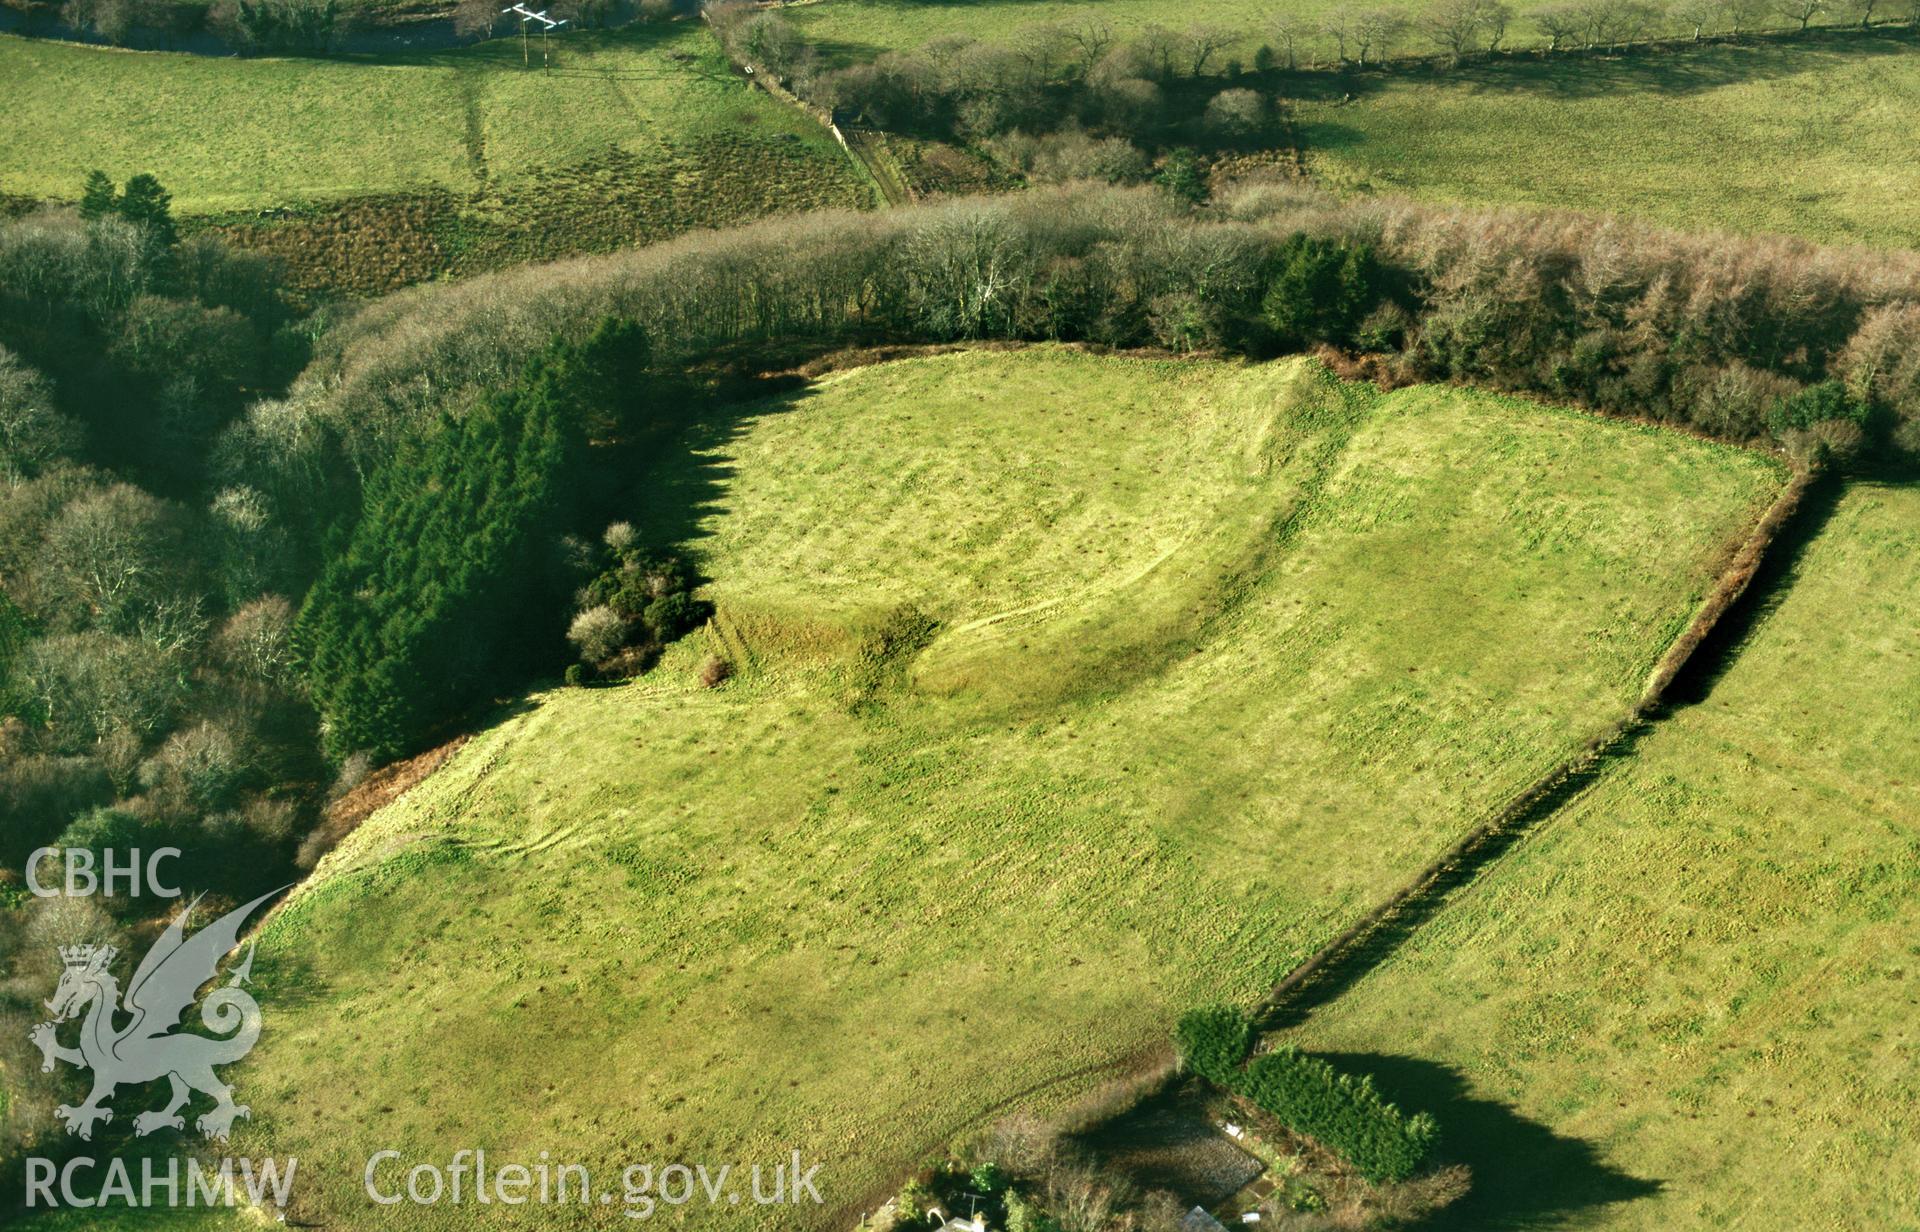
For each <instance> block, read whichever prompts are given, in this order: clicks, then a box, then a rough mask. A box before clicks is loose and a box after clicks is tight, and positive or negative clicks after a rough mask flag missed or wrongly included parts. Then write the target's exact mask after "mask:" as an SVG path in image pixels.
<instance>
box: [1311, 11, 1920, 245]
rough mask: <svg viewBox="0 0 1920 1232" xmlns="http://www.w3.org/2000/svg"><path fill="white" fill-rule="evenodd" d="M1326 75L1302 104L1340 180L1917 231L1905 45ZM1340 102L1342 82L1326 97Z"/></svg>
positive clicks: (1733, 223)
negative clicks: (1319, 93)
mask: <svg viewBox="0 0 1920 1232" xmlns="http://www.w3.org/2000/svg"><path fill="white" fill-rule="evenodd" d="M1360 80H1361V81H1362V82H1364V84H1361V85H1353V84H1351V83H1347V82H1340V83H1328V84H1327V85H1326V87H1325V88H1326V89H1327V90H1339V91H1345V90H1349V89H1351V90H1353V91H1354V92H1355V93H1357V95H1358V97H1357V98H1356V99H1355V101H1353V102H1350V103H1344V104H1343V103H1339V102H1336V101H1331V100H1323V101H1313V100H1305V101H1302V102H1300V103H1299V104H1298V107H1297V112H1296V114H1297V118H1298V126H1299V134H1300V138H1301V140H1302V141H1303V143H1304V144H1305V145H1306V147H1307V160H1308V166H1309V169H1310V170H1311V171H1312V173H1313V174H1314V175H1315V176H1317V177H1319V178H1320V179H1322V180H1324V181H1326V182H1328V183H1329V184H1331V185H1333V186H1334V187H1337V188H1342V189H1358V190H1364V191H1368V192H1376V193H1401V194H1407V195H1411V196H1416V197H1426V198H1432V199H1437V200H1444V201H1460V202H1466V203H1469V204H1475V205H1481V204H1506V203H1511V204H1516V205H1543V206H1565V207H1570V208H1574V209H1583V210H1603V211H1607V212H1611V213H1618V214H1626V215H1633V216H1638V217H1643V218H1649V219H1653V220H1654V221H1657V222H1660V223H1664V224H1667V225H1669V226H1675V227H1681V228H1686V229H1690V230H1702V229H1724V230H1732V231H1743V232H1755V231H1778V232H1785V233H1788V234H1794V235H1804V236H1807V237H1809V238H1812V239H1817V240H1821V241H1825V242H1834V243H1849V242H1851V243H1865V244H1876V245H1895V246H1912V245H1913V244H1915V243H1917V242H1920V162H1916V160H1915V158H1914V156H1913V138H1912V128H1913V123H1912V119H1913V116H1914V115H1915V114H1916V112H1920V57H1916V56H1915V55H1914V51H1913V44H1912V43H1911V42H1910V41H1908V40H1905V39H1901V38H1896V37H1891V36H1889V37H1886V38H1880V39H1867V38H1860V37H1849V38H1847V39H1846V40H1845V41H1844V42H1842V41H1835V42H1832V43H1766V44H1759V45H1754V46H1745V47H1726V46H1717V47H1708V48H1703V49H1700V50H1697V51H1687V50H1674V51H1667V52H1661V53H1659V54H1649V55H1641V56H1631V57H1626V58H1600V57H1591V58H1589V57H1561V58H1556V59H1555V60H1553V61H1551V62H1548V63H1541V62H1537V61H1532V60H1526V59H1520V60H1515V61H1513V62H1511V63H1506V64H1501V65H1498V66H1490V67H1475V68H1468V69H1464V70H1461V71H1460V72H1457V73H1454V74H1451V75H1445V76H1413V75H1401V76H1393V77H1383V78H1374V79H1371V80H1368V79H1365V78H1362V79H1360ZM1333 97H1334V98H1337V97H1338V94H1335V95H1334V96H1333Z"/></svg>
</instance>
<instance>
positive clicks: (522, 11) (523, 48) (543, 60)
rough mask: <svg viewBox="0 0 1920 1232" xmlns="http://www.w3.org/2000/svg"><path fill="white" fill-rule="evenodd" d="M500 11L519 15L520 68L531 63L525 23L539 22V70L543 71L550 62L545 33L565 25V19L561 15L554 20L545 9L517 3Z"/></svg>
mask: <svg viewBox="0 0 1920 1232" xmlns="http://www.w3.org/2000/svg"><path fill="white" fill-rule="evenodd" d="M500 11H501V12H502V13H518V14H519V15H520V67H522V68H527V67H530V65H531V60H530V59H529V57H528V53H527V23H528V22H530V21H537V22H539V23H540V70H541V71H542V72H545V71H546V70H547V69H548V68H549V67H550V66H551V64H552V61H551V59H550V58H549V56H548V54H547V35H548V34H550V33H552V32H553V31H555V30H558V29H559V28H560V27H561V26H564V25H566V24H567V19H566V18H564V17H562V18H560V19H559V20H558V21H556V20H554V19H553V18H551V17H549V16H547V11H546V10H545V9H541V10H540V11H538V12H535V11H534V10H532V9H530V8H528V7H527V6H526V5H524V4H519V3H516V4H514V5H513V6H512V7H511V8H504V9H501V10H500Z"/></svg>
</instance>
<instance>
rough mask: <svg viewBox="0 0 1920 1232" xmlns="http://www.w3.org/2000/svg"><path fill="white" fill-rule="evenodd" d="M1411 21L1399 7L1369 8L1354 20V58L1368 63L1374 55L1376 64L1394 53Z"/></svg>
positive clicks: (1361, 62)
mask: <svg viewBox="0 0 1920 1232" xmlns="http://www.w3.org/2000/svg"><path fill="white" fill-rule="evenodd" d="M1410 25H1411V23H1410V22H1409V21H1408V20H1407V18H1406V15H1405V14H1404V13H1402V12H1400V11H1399V10H1398V9H1367V10H1365V11H1364V12H1362V13H1360V14H1358V15H1357V16H1355V18H1354V20H1353V38H1354V53H1355V56H1354V58H1355V59H1356V60H1357V61H1358V62H1359V63H1360V64H1366V63H1367V59H1368V56H1372V58H1373V62H1374V63H1375V64H1378V63H1381V62H1382V61H1384V60H1386V59H1387V57H1389V56H1391V55H1392V54H1393V48H1394V46H1395V45H1396V44H1397V43H1399V41H1400V37H1401V36H1402V35H1404V34H1405V33H1406V32H1407V30H1408V28H1409V26H1410Z"/></svg>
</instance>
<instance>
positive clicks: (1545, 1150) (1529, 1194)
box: [1315, 1053, 1662, 1232]
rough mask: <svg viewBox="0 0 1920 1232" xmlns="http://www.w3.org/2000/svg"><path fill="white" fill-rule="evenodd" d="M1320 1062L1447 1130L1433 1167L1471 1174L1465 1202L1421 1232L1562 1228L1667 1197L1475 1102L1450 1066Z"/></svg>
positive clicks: (1392, 1059)
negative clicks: (1605, 1210) (1368, 1080)
mask: <svg viewBox="0 0 1920 1232" xmlns="http://www.w3.org/2000/svg"><path fill="white" fill-rule="evenodd" d="M1315 1055H1316V1056H1321V1057H1324V1058H1325V1059H1326V1060H1327V1061H1329V1062H1331V1063H1332V1064H1333V1065H1334V1066H1336V1067H1337V1068H1339V1069H1340V1070H1342V1071H1343V1072H1349V1073H1362V1074H1372V1075H1373V1077H1374V1081H1375V1083H1376V1084H1377V1085H1378V1086H1379V1088H1380V1091H1381V1093H1382V1094H1383V1095H1385V1096H1386V1097H1387V1098H1388V1099H1390V1100H1392V1101H1393V1102H1394V1103H1396V1104H1398V1105H1399V1106H1400V1107H1401V1108H1402V1109H1403V1110H1405V1111H1406V1112H1409V1113H1412V1112H1416V1111H1418V1112H1429V1113H1432V1114H1433V1117H1434V1119H1435V1120H1437V1121H1438V1122H1439V1123H1440V1147H1439V1149H1438V1151H1437V1152H1436V1161H1437V1162H1440V1163H1461V1164H1465V1165H1467V1166H1468V1167H1469V1168H1471V1169H1472V1170H1473V1188H1472V1189H1471V1190H1470V1191H1469V1192H1468V1194H1467V1196H1466V1197H1464V1198H1462V1199H1461V1200H1460V1201H1458V1202H1455V1203H1454V1204H1453V1205H1451V1206H1449V1207H1447V1208H1445V1209H1444V1210H1442V1211H1440V1212H1438V1213H1437V1214H1435V1215H1433V1216H1431V1217H1429V1218H1428V1219H1426V1220H1423V1221H1421V1222H1420V1223H1419V1224H1418V1225H1417V1226H1418V1227H1419V1228H1420V1229H1422V1230H1423V1232H1428V1230H1431V1232H1439V1230H1441V1229H1446V1230H1454V1229H1458V1230H1460V1232H1469V1230H1471V1232H1491V1230H1493V1229H1501V1228H1536V1229H1537V1228H1551V1227H1557V1226H1560V1225H1562V1224H1564V1223H1566V1222H1568V1221H1570V1220H1571V1219H1573V1218H1574V1217H1575V1216H1578V1215H1582V1214H1585V1213H1589V1212H1591V1211H1593V1210H1595V1209H1596V1208H1599V1207H1603V1206H1611V1205H1614V1204H1617V1203H1621V1202H1631V1201H1634V1200H1635V1199H1638V1198H1645V1197H1649V1196H1651V1195H1653V1194H1656V1193H1658V1192H1660V1190H1661V1188H1662V1186H1661V1183H1660V1182H1659V1181H1657V1180H1648V1179H1645V1178H1642V1177H1636V1176H1631V1175H1629V1174H1627V1173H1625V1172H1622V1171H1620V1170H1619V1169H1618V1168H1615V1167H1613V1166H1612V1165H1610V1164H1608V1163H1607V1162H1606V1161H1605V1160H1604V1159H1602V1158H1601V1156H1600V1153H1599V1152H1598V1151H1596V1150H1595V1149H1594V1148H1593V1146H1592V1145H1591V1144H1589V1143H1586V1142H1583V1141H1581V1140H1580V1139H1578V1138H1568V1137H1565V1136H1563V1135H1560V1134H1556V1133H1554V1132H1553V1130H1551V1129H1549V1128H1547V1127H1546V1126H1545V1125H1541V1124H1539V1123H1537V1122H1534V1121H1530V1120H1528V1119H1527V1118H1525V1117H1523V1116H1521V1115H1520V1114H1519V1113H1517V1112H1515V1111H1514V1110H1513V1109H1512V1108H1510V1107H1508V1106H1507V1105H1505V1104H1502V1103H1498V1102H1496V1101H1494V1100H1489V1099H1482V1098H1478V1097H1476V1096H1475V1094H1474V1093H1473V1090H1472V1088H1471V1086H1470V1085H1469V1084H1468V1082H1467V1079H1466V1076H1465V1075H1463V1074H1462V1073H1461V1072H1460V1071H1459V1070H1456V1069H1454V1068H1453V1067H1451V1066H1448V1065H1442V1064H1439V1063H1438V1062H1434V1061H1426V1060H1421V1059H1419V1058H1416V1057H1403V1056H1389V1055H1385V1054H1381V1053H1316V1054H1315Z"/></svg>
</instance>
